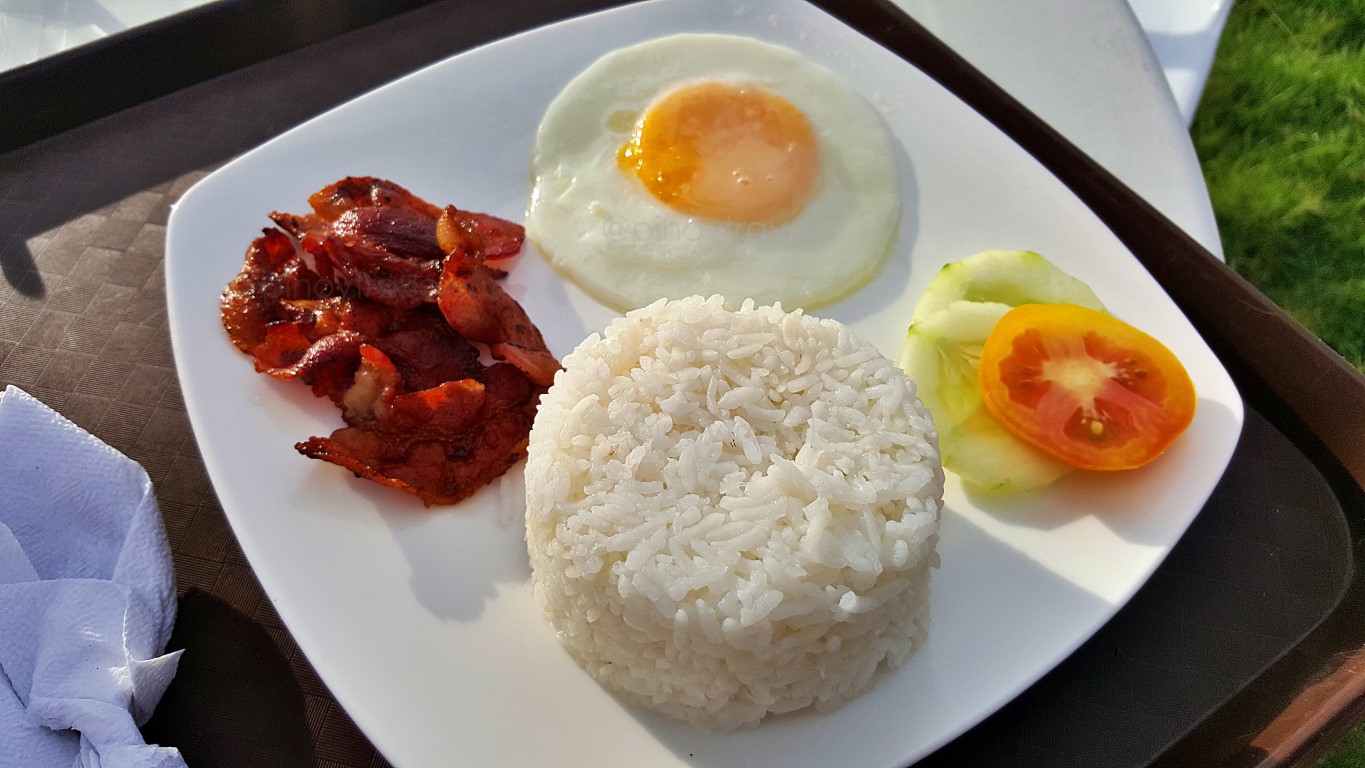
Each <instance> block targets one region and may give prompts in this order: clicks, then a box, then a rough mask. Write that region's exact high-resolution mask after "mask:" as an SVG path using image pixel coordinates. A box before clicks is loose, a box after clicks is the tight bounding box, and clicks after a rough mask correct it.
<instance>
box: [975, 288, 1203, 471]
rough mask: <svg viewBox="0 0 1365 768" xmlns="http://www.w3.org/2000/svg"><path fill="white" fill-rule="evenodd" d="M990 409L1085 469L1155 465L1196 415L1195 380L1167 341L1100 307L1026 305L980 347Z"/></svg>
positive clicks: (1020, 432)
mask: <svg viewBox="0 0 1365 768" xmlns="http://www.w3.org/2000/svg"><path fill="white" fill-rule="evenodd" d="M979 372H980V383H981V394H982V399H983V402H984V403H985V405H986V409H987V410H988V411H990V413H991V415H992V416H994V417H995V418H996V420H997V421H999V422H1000V423H1001V424H1002V425H1003V426H1004V427H1005V428H1006V429H1008V430H1009V431H1010V432H1011V433H1013V434H1014V435H1015V436H1017V437H1019V438H1021V439H1023V440H1024V441H1026V442H1028V443H1030V444H1031V445H1034V446H1036V447H1037V448H1039V449H1040V450H1042V451H1043V452H1045V453H1047V454H1048V455H1050V456H1052V457H1054V458H1056V459H1059V460H1060V461H1063V462H1065V463H1067V464H1069V465H1071V466H1074V467H1079V468H1081V469H1095V470H1118V469H1132V468H1135V467H1140V466H1142V465H1143V464H1146V463H1148V462H1150V461H1151V460H1152V459H1155V458H1156V457H1157V456H1159V455H1161V453H1162V452H1163V451H1165V450H1166V448H1167V447H1168V446H1169V445H1170V444H1171V443H1172V442H1173V441H1174V440H1175V439H1176V438H1177V437H1178V436H1179V435H1180V433H1181V432H1183V431H1184V430H1185V428H1186V427H1188V426H1189V424H1190V422H1191V421H1192V420H1193V419H1194V411H1195V404H1196V396H1195V392H1194V384H1193V383H1192V382H1191V381H1190V377H1189V374H1188V373H1186V372H1185V368H1184V366H1182V365H1181V364H1180V361H1179V360H1178V359H1176V357H1175V355H1174V354H1173V353H1172V352H1171V351H1170V350H1169V349H1167V348H1166V347H1165V346H1164V345H1163V344H1162V343H1161V342H1159V341H1157V340H1156V339H1154V338H1152V337H1151V336H1148V335H1147V334H1145V333H1143V332H1142V331H1140V330H1138V329H1136V328H1134V327H1133V326H1131V325H1128V324H1127V323H1125V322H1123V321H1122V320H1118V319H1117V318H1114V317H1112V316H1110V315H1107V314H1105V313H1103V312H1096V311H1094V310H1091V309H1086V308H1084V307H1078V306H1073V305H1070V304H1025V305H1023V306H1020V307H1016V308H1015V309H1012V310H1010V311H1009V312H1008V313H1006V314H1005V316H1004V317H1002V318H1001V319H1000V322H999V323H997V324H996V326H995V329H994V330H992V331H991V335H990V337H989V338H987V340H986V344H985V346H984V347H983V348H982V351H981V366H980V369H979Z"/></svg>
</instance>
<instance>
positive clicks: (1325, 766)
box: [1318, 725, 1365, 768]
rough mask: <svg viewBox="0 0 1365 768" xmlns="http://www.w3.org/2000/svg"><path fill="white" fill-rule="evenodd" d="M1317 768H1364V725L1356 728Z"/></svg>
mask: <svg viewBox="0 0 1365 768" xmlns="http://www.w3.org/2000/svg"><path fill="white" fill-rule="evenodd" d="M1318 768H1365V725H1362V726H1359V727H1357V728H1356V729H1355V730H1354V731H1352V732H1351V733H1350V734H1349V735H1348V736H1347V737H1346V738H1344V739H1342V740H1341V743H1340V744H1338V745H1337V746H1336V749H1335V750H1333V751H1332V753H1331V754H1329V755H1328V756H1327V757H1324V758H1323V759H1322V762H1320V763H1318Z"/></svg>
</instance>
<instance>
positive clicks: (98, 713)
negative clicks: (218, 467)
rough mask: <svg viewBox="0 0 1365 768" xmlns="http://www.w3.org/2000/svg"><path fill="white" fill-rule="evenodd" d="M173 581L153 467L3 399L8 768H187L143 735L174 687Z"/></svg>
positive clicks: (32, 402) (0, 596) (43, 412)
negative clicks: (171, 641) (147, 467)
mask: <svg viewBox="0 0 1365 768" xmlns="http://www.w3.org/2000/svg"><path fill="white" fill-rule="evenodd" d="M174 623H175V582H174V578H173V576H172V570H171V553H170V548H169V547H168V546H167V544H166V531H165V529H164V528H163V527H162V523H161V514H160V512H159V510H158V509H157V505H156V497H155V496H154V495H153V494H152V484H151V481H150V480H148V478H147V473H146V472H144V471H143V469H142V467H140V466H138V464H137V463H136V462H134V461H132V460H131V459H129V458H128V457H126V456H124V455H123V454H121V453H119V452H118V451H116V450H114V449H113V448H110V447H109V446H108V445H105V444H104V443H103V442H101V441H99V440H98V439H96V438H95V437H94V436H92V435H91V434H89V433H88V432H85V431H84V430H82V429H81V428H80V427H77V426H76V425H75V424H72V423H71V422H70V421H67V420H66V419H65V418H63V417H62V416H61V415H59V414H58V413H56V412H55V411H53V410H52V409H50V408H48V407H47V406H45V405H43V404H42V403H41V402H39V401H38V400H36V399H34V398H33V397H32V396H30V395H29V394H28V393H26V392H24V391H23V390H20V389H17V388H15V387H8V388H7V389H5V391H4V392H3V393H0V673H3V674H0V768H76V767H78V766H79V767H82V768H175V767H176V766H184V765H185V762H184V760H183V759H182V758H181V756H180V752H179V751H178V750H175V749H168V748H162V747H156V746H152V745H148V744H147V743H146V742H145V740H144V739H143V738H142V735H141V734H140V733H139V732H138V726H139V725H141V724H143V723H145V722H146V721H147V719H148V718H149V717H151V715H152V710H153V709H154V708H155V707H156V703H157V702H158V701H160V700H161V695H162V693H164V692H165V690H166V686H167V685H168V684H169V683H170V681H171V678H173V677H174V676H175V669H176V665H177V664H178V663H179V660H180V653H179V652H178V651H177V652H176V653H172V654H167V655H164V656H163V655H161V653H162V651H164V650H165V648H166V642H167V640H169V639H170V634H171V626H172V625H173V624H174Z"/></svg>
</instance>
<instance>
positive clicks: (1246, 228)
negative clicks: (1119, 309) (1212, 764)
mask: <svg viewBox="0 0 1365 768" xmlns="http://www.w3.org/2000/svg"><path fill="white" fill-rule="evenodd" d="M1191 135H1192V137H1193V139H1194V146H1195V150H1196V151H1197V152H1198V153H1199V160H1200V163H1201V165H1202V166H1203V169H1204V178H1205V180H1206V181H1207V183H1208V188H1209V196H1210V198H1211V199H1212V201H1213V209H1214V213H1215V215H1216V216H1217V217H1218V229H1219V233H1220V235H1221V236H1222V240H1223V250H1224V253H1225V254H1226V256H1227V260H1228V264H1230V265H1231V266H1232V267H1233V268H1234V269H1235V270H1237V272H1239V273H1240V274H1241V275H1243V276H1244V277H1246V278H1247V279H1248V280H1250V281H1251V282H1252V283H1254V284H1255V285H1256V287H1258V288H1259V289H1260V290H1261V291H1262V292H1264V293H1265V294H1266V295H1267V296H1269V297H1270V298H1271V299H1272V300H1273V301H1275V303H1277V304H1278V305H1280V306H1281V307H1283V308H1284V309H1285V311H1287V312H1288V313H1289V314H1290V315H1292V316H1293V317H1294V318H1295V319H1297V320H1298V321H1299V322H1301V323H1303V324H1304V325H1305V326H1306V327H1307V328H1309V329H1310V330H1312V331H1313V332H1314V333H1316V334H1317V335H1318V336H1320V337H1322V339H1323V340H1324V341H1326V342H1327V343H1328V344H1329V345H1331V346H1332V348H1333V349H1335V350H1337V351H1338V352H1340V353H1341V354H1342V356H1344V357H1345V358H1346V359H1347V360H1348V361H1350V363H1351V364H1352V365H1354V366H1355V367H1356V368H1357V369H1358V370H1361V371H1365V0H1238V2H1237V4H1236V5H1234V6H1233V8H1232V11H1231V13H1230V15H1229V17H1228V22H1227V26H1226V27H1225V28H1224V31H1223V37H1222V39H1221V41H1220V43H1219V46H1218V53H1217V56H1216V57H1215V59H1214V63H1213V69H1212V70H1211V71H1210V73H1209V80H1208V85H1207V86H1206V87H1205V90H1204V95H1203V97H1202V99H1201V100H1200V104H1199V110H1198V112H1197V113H1196V114H1195V120H1194V125H1193V126H1192V128H1191ZM1361 439H1362V440H1365V435H1363V436H1362V437H1361ZM1318 768H1365V724H1363V725H1360V726H1358V727H1357V728H1356V729H1355V730H1354V731H1352V732H1351V733H1350V734H1349V735H1348V736H1347V737H1346V738H1345V739H1343V740H1342V741H1341V742H1340V743H1338V744H1337V745H1336V746H1335V747H1334V748H1333V749H1332V751H1331V752H1329V753H1328V755H1327V756H1326V757H1325V758H1323V759H1322V761H1321V762H1320V763H1319V764H1318Z"/></svg>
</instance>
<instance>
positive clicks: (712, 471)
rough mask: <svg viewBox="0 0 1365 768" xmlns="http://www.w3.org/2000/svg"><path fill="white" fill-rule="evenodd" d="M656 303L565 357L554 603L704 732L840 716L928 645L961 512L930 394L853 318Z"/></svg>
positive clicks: (549, 511)
mask: <svg viewBox="0 0 1365 768" xmlns="http://www.w3.org/2000/svg"><path fill="white" fill-rule="evenodd" d="M723 304H724V302H723V300H722V298H721V297H719V296H713V297H711V298H710V299H703V298H701V297H699V296H694V297H691V298H687V299H681V300H678V301H673V302H663V301H660V302H657V303H655V304H652V305H650V306H648V307H645V308H644V309H640V310H636V311H634V312H631V313H630V314H628V315H626V316H625V317H624V318H620V319H617V320H615V321H614V322H612V323H611V324H610V325H609V326H608V327H607V329H606V332H605V334H604V335H603V336H598V335H597V334H594V335H592V336H590V337H588V339H587V340H585V341H584V342H583V343H582V344H580V345H579V346H578V348H577V349H576V350H574V351H573V352H572V353H571V354H570V355H568V356H567V357H565V358H564V370H563V371H562V372H561V373H560V374H559V375H558V376H557V377H556V379H555V384H554V386H553V387H552V388H551V389H550V391H549V393H548V394H546V395H545V396H544V398H543V399H542V400H541V404H540V409H539V411H538V413H537V415H536V419H535V426H534V427H533V428H532V429H531V443H530V448H529V459H528V461H527V464H526V538H527V544H528V547H529V550H530V556H531V567H532V582H533V585H534V589H535V594H536V598H537V600H538V601H539V603H540V605H541V606H542V607H543V608H544V610H545V612H546V614H547V615H548V616H549V619H550V621H551V623H552V624H553V625H554V627H555V629H556V630H558V632H559V635H560V638H561V639H562V641H563V643H564V647H565V648H567V649H568V650H569V652H570V653H571V654H572V655H573V656H574V657H575V658H576V659H577V660H578V661H579V662H580V663H581V664H582V665H583V667H584V668H585V669H587V671H588V672H589V673H590V674H592V675H593V677H595V678H596V679H597V680H598V681H599V682H600V683H601V684H602V685H604V686H606V687H607V688H608V689H609V690H611V691H614V692H615V693H617V694H619V695H620V696H622V697H623V698H625V699H627V700H630V701H633V702H636V703H639V704H643V705H646V706H649V707H653V708H655V709H658V710H661V711H663V712H666V713H668V714H670V715H673V716H675V717H678V718H681V719H684V720H688V721H690V722H692V723H694V724H696V725H698V726H701V727H703V728H721V729H728V728H735V727H739V726H745V725H753V724H755V723H757V722H758V721H759V720H760V719H761V718H763V716H764V715H766V714H767V713H769V712H789V711H791V710H795V709H800V708H802V707H807V706H810V705H815V706H816V707H817V708H820V709H822V710H826V709H832V708H834V707H836V706H838V705H839V704H842V703H843V702H845V701H847V700H848V699H849V698H851V697H853V696H854V695H856V694H858V693H859V692H860V691H862V690H863V689H864V688H866V687H867V685H868V683H869V682H870V681H871V680H872V677H873V673H874V672H876V670H877V668H878V666H879V665H880V664H881V663H882V662H886V663H887V665H889V666H895V665H897V664H900V663H901V662H902V661H904V660H905V658H906V657H907V656H908V655H909V654H910V652H911V650H912V649H914V648H915V647H916V646H917V645H918V644H919V643H921V642H922V641H923V639H924V636H925V631H926V629H927V624H928V615H927V610H928V605H929V601H928V588H929V569H930V568H931V567H932V566H934V565H936V555H935V552H934V546H935V544H936V543H937V538H938V516H939V509H940V507H941V504H942V491H943V472H942V469H941V468H940V464H939V456H938V449H937V436H936V433H935V432H934V427H933V424H932V422H931V421H930V418H929V414H928V412H927V411H926V410H925V409H924V407H923V406H922V405H920V403H919V400H918V399H917V398H916V397H915V385H914V383H913V382H911V381H910V380H909V379H907V378H906V376H905V374H904V373H902V372H901V370H900V369H899V368H897V367H896V366H895V365H894V364H893V363H892V362H891V361H889V360H887V359H886V358H885V357H883V356H882V355H881V354H880V353H879V352H878V351H877V350H876V349H875V348H873V347H872V346H871V345H870V344H868V343H867V342H865V341H862V340H861V339H858V338H857V337H855V336H854V335H853V334H852V333H851V332H850V331H849V330H848V328H847V327H845V326H843V325H842V324H840V323H837V322H835V321H833V320H821V319H817V318H814V317H810V316H806V315H802V314H801V313H800V312H794V313H790V314H788V313H784V312H783V311H782V309H781V307H758V308H755V307H754V306H753V305H752V302H746V303H745V304H744V306H743V307H742V308H741V309H740V310H739V311H737V312H732V311H727V310H725V309H724V306H723Z"/></svg>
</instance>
